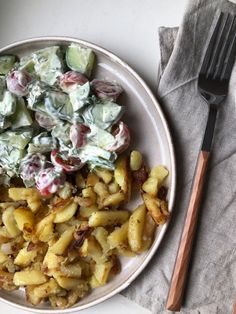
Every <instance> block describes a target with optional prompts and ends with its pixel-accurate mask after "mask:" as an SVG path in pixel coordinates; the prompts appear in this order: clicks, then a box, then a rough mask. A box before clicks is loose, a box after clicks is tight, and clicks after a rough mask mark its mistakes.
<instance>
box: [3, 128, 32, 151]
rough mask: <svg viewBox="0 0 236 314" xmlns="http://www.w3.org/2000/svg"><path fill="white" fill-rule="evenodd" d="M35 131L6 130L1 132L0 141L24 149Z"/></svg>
mask: <svg viewBox="0 0 236 314" xmlns="http://www.w3.org/2000/svg"><path fill="white" fill-rule="evenodd" d="M32 134H33V131H32V130H31V129H24V128H22V129H19V130H18V131H6V132H4V133H2V134H0V143H4V144H5V145H9V146H11V147H15V148H18V149H24V148H25V147H26V145H27V144H28V143H29V142H30V140H31V138H32Z"/></svg>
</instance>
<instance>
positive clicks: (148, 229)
mask: <svg viewBox="0 0 236 314" xmlns="http://www.w3.org/2000/svg"><path fill="white" fill-rule="evenodd" d="M155 230H156V223H155V221H154V220H153V219H152V217H151V215H150V214H149V213H147V215H146V220H145V225H144V230H143V241H142V247H141V248H140V250H139V253H142V252H144V251H147V250H148V249H149V248H150V246H151V244H152V242H153V237H154V233H155Z"/></svg>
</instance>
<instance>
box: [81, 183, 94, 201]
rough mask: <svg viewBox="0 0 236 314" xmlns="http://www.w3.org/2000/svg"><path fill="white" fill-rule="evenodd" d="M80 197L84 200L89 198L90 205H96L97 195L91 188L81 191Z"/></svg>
mask: <svg viewBox="0 0 236 314" xmlns="http://www.w3.org/2000/svg"><path fill="white" fill-rule="evenodd" d="M82 195H83V197H84V198H89V199H90V200H91V203H92V204H95V203H96V199H97V195H96V193H95V192H94V190H93V188H92V187H91V186H90V187H87V188H85V189H83V190H82Z"/></svg>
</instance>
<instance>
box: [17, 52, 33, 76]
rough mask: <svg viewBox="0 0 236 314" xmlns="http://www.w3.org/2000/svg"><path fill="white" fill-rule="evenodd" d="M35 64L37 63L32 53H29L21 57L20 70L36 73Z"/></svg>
mask: <svg viewBox="0 0 236 314" xmlns="http://www.w3.org/2000/svg"><path fill="white" fill-rule="evenodd" d="M34 65H35V63H34V59H33V57H32V55H27V56H24V57H22V58H20V63H19V70H25V71H27V72H29V73H34V72H35V70H34Z"/></svg>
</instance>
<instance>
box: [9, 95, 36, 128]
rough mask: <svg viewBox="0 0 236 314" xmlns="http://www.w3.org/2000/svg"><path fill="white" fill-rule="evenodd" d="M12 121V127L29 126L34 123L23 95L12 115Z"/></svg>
mask: <svg viewBox="0 0 236 314" xmlns="http://www.w3.org/2000/svg"><path fill="white" fill-rule="evenodd" d="M10 121H11V124H12V129H13V130H15V129H18V128H21V127H24V126H29V125H31V124H32V123H33V120H32V118H31V115H30V113H29V111H28V109H27V108H26V105H25V101H24V99H23V98H22V97H19V98H18V99H17V104H16V111H15V113H14V114H13V115H12V116H11V117H10Z"/></svg>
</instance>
